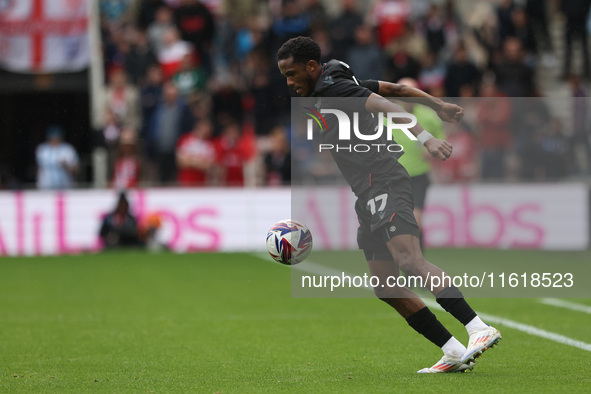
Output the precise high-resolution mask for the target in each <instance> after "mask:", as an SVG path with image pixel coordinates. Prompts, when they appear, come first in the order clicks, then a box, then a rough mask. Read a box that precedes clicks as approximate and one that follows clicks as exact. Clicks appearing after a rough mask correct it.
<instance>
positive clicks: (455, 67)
mask: <svg viewBox="0 0 591 394" xmlns="http://www.w3.org/2000/svg"><path fill="white" fill-rule="evenodd" d="M479 80H480V72H479V71H478V69H477V68H476V66H475V65H474V63H472V62H471V61H470V60H469V59H468V52H467V51H466V48H465V47H464V44H463V43H460V44H459V45H458V46H457V48H456V50H455V52H454V56H453V60H452V62H451V63H449V64H448V65H447V72H446V75H445V91H446V92H447V95H448V97H458V96H459V95H460V88H461V87H462V86H464V85H469V86H473V87H475V86H477V85H478V83H479Z"/></svg>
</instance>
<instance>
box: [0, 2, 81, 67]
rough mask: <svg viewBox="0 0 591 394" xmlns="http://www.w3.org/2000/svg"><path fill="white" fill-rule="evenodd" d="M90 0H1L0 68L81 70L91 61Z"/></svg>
mask: <svg viewBox="0 0 591 394" xmlns="http://www.w3.org/2000/svg"><path fill="white" fill-rule="evenodd" d="M89 1H90V0H0V67H2V68H5V69H7V70H9V71H14V72H23V73H55V72H68V71H70V72H71V71H80V70H82V69H84V68H86V67H88V65H89V62H90V50H89V38H88V7H89Z"/></svg>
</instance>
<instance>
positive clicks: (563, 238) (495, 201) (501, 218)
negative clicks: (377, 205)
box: [0, 183, 589, 255]
mask: <svg viewBox="0 0 591 394" xmlns="http://www.w3.org/2000/svg"><path fill="white" fill-rule="evenodd" d="M116 199H117V193H115V192H114V191H111V190H71V191H63V192H47V191H23V192H1V193H0V207H2V208H1V211H0V212H1V215H0V255H53V254H68V253H80V252H87V251H91V252H92V251H98V250H100V249H101V243H100V241H99V238H98V230H99V227H100V223H101V220H102V218H103V217H104V215H105V214H107V213H108V212H109V211H111V210H112V209H113V208H114V205H115V202H116ZM129 199H130V202H131V207H132V211H133V212H134V214H136V215H137V216H138V217H143V216H145V215H149V214H154V213H157V214H158V215H160V217H161V219H162V223H163V225H162V228H161V230H160V232H159V239H160V240H161V241H162V242H163V243H165V244H166V245H167V246H168V247H170V248H171V249H172V250H173V251H176V252H191V251H260V250H264V249H265V235H266V233H267V231H268V229H269V228H270V227H271V226H272V225H273V224H274V223H275V222H276V221H278V220H281V219H286V218H290V217H293V218H297V219H298V220H300V221H302V222H303V223H305V224H306V225H307V226H308V227H309V228H310V229H311V231H312V233H313V235H314V248H315V249H317V250H321V249H356V229H357V218H356V216H355V212H354V210H353V209H352V207H353V204H354V201H355V197H354V196H353V194H352V193H351V192H350V190H349V189H348V187H334V188H324V187H322V188H314V189H305V190H302V189H294V190H293V191H292V190H290V189H289V188H270V189H145V190H136V191H131V192H130V193H129ZM423 220H424V223H423V225H424V233H425V240H426V243H427V245H429V246H436V247H486V248H527V249H546V250H582V249H586V248H587V247H588V246H589V193H588V188H587V186H586V185H584V184H575V183H573V184H563V183H561V184H512V185H507V184H498V185H488V184H487V185H476V184H475V185H466V186H461V185H451V186H439V185H435V186H433V187H432V188H431V189H430V191H429V196H428V199H427V205H426V209H425V215H424V219H423Z"/></svg>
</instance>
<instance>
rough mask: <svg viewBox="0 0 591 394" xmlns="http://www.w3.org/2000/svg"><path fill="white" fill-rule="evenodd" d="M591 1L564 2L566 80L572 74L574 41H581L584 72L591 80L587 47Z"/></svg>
mask: <svg viewBox="0 0 591 394" xmlns="http://www.w3.org/2000/svg"><path fill="white" fill-rule="evenodd" d="M590 7H591V0H562V2H561V9H562V12H563V13H564V16H565V17H566V23H565V24H564V26H565V32H564V33H565V34H564V41H565V45H566V53H565V55H564V68H563V70H562V75H563V78H564V79H566V78H567V77H568V75H569V74H570V72H571V69H570V68H571V58H572V55H573V40H575V39H577V38H578V39H579V40H580V42H581V47H582V48H583V72H582V74H583V75H584V76H585V78H586V79H589V78H591V67H590V66H589V47H588V45H587V34H588V33H587V27H586V24H587V17H588V16H589V8H590Z"/></svg>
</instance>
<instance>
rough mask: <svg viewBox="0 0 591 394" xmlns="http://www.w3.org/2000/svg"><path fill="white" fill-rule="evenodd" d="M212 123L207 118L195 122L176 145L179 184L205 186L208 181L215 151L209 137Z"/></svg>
mask: <svg viewBox="0 0 591 394" xmlns="http://www.w3.org/2000/svg"><path fill="white" fill-rule="evenodd" d="M212 131H213V125H212V123H211V121H210V120H209V119H201V120H198V121H197V122H196V123H195V127H194V128H193V130H192V131H191V132H189V133H187V134H185V135H183V136H182V137H181V138H180V139H179V142H178V144H177V147H176V162H177V166H178V169H179V171H178V182H179V185H181V186H205V185H207V184H209V183H210V181H211V179H210V171H211V169H212V166H213V165H214V163H215V159H216V151H215V147H214V144H213V142H211V140H210V137H211V134H212Z"/></svg>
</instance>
